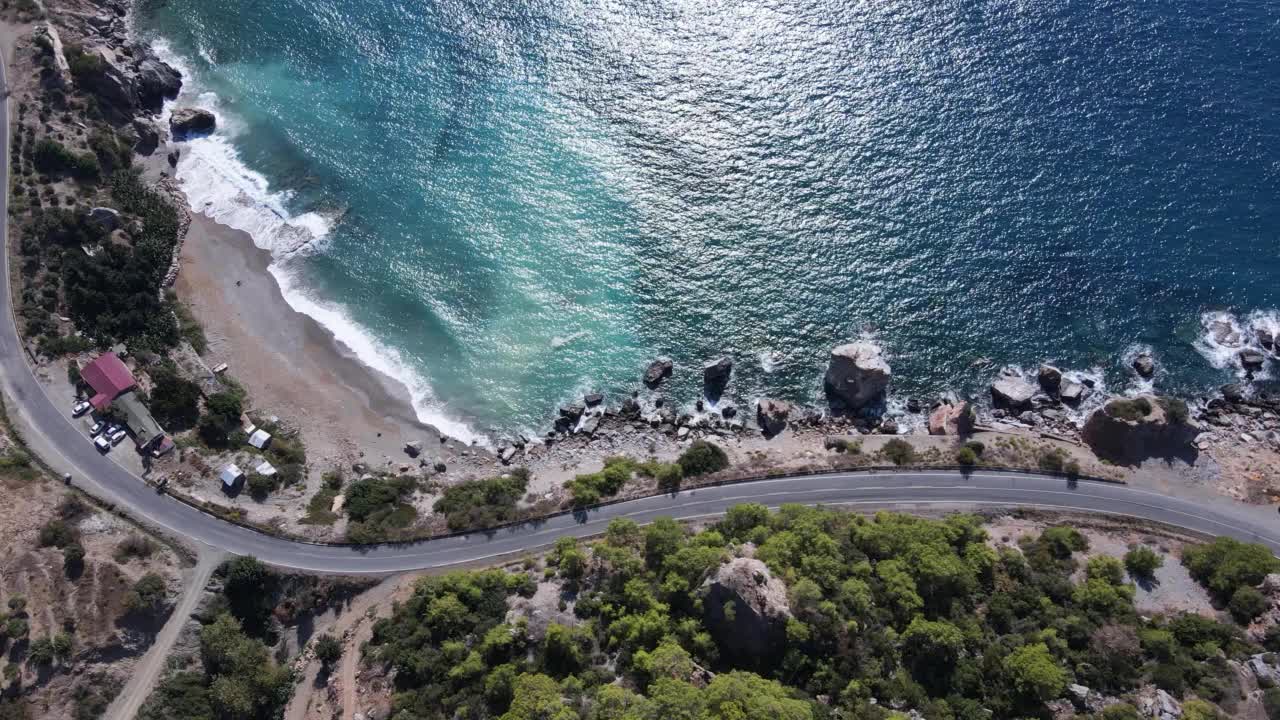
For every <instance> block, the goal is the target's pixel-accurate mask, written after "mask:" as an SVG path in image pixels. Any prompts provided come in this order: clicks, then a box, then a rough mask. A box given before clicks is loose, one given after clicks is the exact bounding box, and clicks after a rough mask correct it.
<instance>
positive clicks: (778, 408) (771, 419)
mask: <svg viewBox="0 0 1280 720" xmlns="http://www.w3.org/2000/svg"><path fill="white" fill-rule="evenodd" d="M790 414H791V403H789V402H786V401H784V400H774V399H773V398H763V399H762V400H760V402H759V404H757V405H756V421H757V422H758V423H760V429H761V430H762V431H763V432H764V434H765V435H767V436H769V437H773V436H774V435H777V434H778V433H780V432H782V430H783V429H784V428H786V426H787V417H788V416H789V415H790Z"/></svg>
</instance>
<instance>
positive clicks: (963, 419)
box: [929, 402, 977, 435]
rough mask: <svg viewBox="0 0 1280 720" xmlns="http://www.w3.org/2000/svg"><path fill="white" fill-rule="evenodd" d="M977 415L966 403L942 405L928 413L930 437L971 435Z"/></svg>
mask: <svg viewBox="0 0 1280 720" xmlns="http://www.w3.org/2000/svg"><path fill="white" fill-rule="evenodd" d="M976 423H977V415H976V414H975V413H974V412H973V406H972V405H970V404H969V403H967V402H960V403H958V404H955V405H952V404H951V403H942V404H941V405H939V406H938V407H936V408H934V409H933V412H931V413H929V434H930V435H972V434H973V428H974V425H975V424H976Z"/></svg>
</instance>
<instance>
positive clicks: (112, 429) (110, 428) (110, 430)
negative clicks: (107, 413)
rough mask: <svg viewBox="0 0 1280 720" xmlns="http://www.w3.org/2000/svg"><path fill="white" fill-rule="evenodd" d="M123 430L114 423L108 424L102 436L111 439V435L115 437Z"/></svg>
mask: <svg viewBox="0 0 1280 720" xmlns="http://www.w3.org/2000/svg"><path fill="white" fill-rule="evenodd" d="M123 429H124V428H122V427H120V426H119V425H118V424H116V423H109V424H108V425H107V429H106V430H105V431H103V434H104V435H106V436H107V437H111V436H112V435H115V434H116V433H118V432H120V431H121V430H123Z"/></svg>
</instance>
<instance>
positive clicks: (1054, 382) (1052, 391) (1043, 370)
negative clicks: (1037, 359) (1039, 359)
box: [1036, 364, 1062, 396]
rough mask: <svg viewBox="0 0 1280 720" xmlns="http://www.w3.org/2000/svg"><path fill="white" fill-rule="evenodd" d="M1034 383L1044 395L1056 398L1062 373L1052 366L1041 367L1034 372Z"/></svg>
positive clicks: (1060, 384)
mask: <svg viewBox="0 0 1280 720" xmlns="http://www.w3.org/2000/svg"><path fill="white" fill-rule="evenodd" d="M1036 381H1037V382H1039V383H1040V387H1041V388H1043V389H1044V391H1045V392H1046V393H1049V395H1050V396H1056V395H1057V394H1058V388H1059V387H1061V386H1062V371H1061V370H1059V369H1058V368H1056V367H1054V366H1052V365H1047V364H1046V365H1041V366H1040V370H1039V371H1037V372H1036Z"/></svg>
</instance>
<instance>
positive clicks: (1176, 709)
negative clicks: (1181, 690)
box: [1138, 689, 1182, 720]
mask: <svg viewBox="0 0 1280 720" xmlns="http://www.w3.org/2000/svg"><path fill="white" fill-rule="evenodd" d="M1138 710H1139V711H1140V712H1141V713H1142V716H1143V717H1148V718H1153V720H1179V718H1181V717H1182V703H1180V702H1178V700H1177V699H1176V698H1175V697H1173V696H1172V695H1170V694H1169V693H1167V692H1165V691H1164V690H1159V689H1154V691H1146V692H1142V693H1141V694H1140V699H1139V700H1138Z"/></svg>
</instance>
